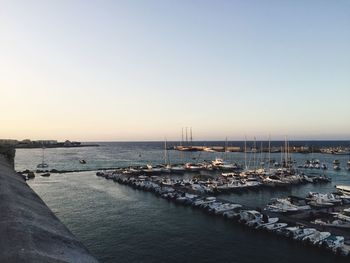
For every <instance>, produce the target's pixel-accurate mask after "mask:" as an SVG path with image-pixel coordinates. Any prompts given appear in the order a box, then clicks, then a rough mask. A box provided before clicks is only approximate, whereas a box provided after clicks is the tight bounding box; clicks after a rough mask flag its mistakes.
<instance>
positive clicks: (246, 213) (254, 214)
mask: <svg viewBox="0 0 350 263" xmlns="http://www.w3.org/2000/svg"><path fill="white" fill-rule="evenodd" d="M239 217H240V222H242V223H248V222H253V221H254V222H253V223H255V222H256V221H258V220H259V219H261V218H262V214H261V213H259V212H258V211H256V210H241V211H240V212H239Z"/></svg>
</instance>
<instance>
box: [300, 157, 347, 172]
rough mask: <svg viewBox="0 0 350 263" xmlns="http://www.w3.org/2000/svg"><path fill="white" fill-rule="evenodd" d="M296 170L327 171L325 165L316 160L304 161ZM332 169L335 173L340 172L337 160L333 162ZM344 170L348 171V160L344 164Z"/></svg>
mask: <svg viewBox="0 0 350 263" xmlns="http://www.w3.org/2000/svg"><path fill="white" fill-rule="evenodd" d="M298 168H304V169H321V170H327V169H328V166H327V164H326V163H320V160H318V159H312V160H306V161H305V163H304V164H302V165H298ZM333 169H334V170H335V171H340V170H341V166H340V161H339V160H334V161H333ZM346 170H348V171H350V160H348V161H347V163H346Z"/></svg>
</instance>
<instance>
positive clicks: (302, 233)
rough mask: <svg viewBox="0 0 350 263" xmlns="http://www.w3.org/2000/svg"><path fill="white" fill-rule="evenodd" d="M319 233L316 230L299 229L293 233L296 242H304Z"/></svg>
mask: <svg viewBox="0 0 350 263" xmlns="http://www.w3.org/2000/svg"><path fill="white" fill-rule="evenodd" d="M316 232H317V230H316V229H315V228H299V229H298V230H296V231H295V232H294V233H293V236H292V238H293V239H294V240H303V239H304V238H306V237H308V236H310V235H313V234H315V233H316Z"/></svg>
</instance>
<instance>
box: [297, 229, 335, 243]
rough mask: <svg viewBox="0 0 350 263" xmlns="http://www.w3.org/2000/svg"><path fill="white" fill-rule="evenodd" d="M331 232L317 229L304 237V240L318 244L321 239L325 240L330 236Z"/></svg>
mask: <svg viewBox="0 0 350 263" xmlns="http://www.w3.org/2000/svg"><path fill="white" fill-rule="evenodd" d="M330 235H331V233H329V232H319V231H316V232H315V233H313V234H312V235H309V236H306V237H304V238H303V239H302V240H303V241H304V242H307V243H310V244H318V243H320V242H321V241H323V240H325V239H326V238H327V237H329V236H330Z"/></svg>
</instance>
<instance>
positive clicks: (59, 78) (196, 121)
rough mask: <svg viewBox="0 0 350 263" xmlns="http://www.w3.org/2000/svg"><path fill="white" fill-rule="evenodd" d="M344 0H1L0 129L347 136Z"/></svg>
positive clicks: (349, 56)
mask: <svg viewBox="0 0 350 263" xmlns="http://www.w3.org/2000/svg"><path fill="white" fill-rule="evenodd" d="M349 14H350V1H347V0H337V1H331V0H329V1H323V0H315V1H313V0H309V1H303V0H290V1H288V0H285V1H279V0H276V1H274V0H265V1H261V0H256V1H254V0H248V1H247V0H230V1H228V0H227V1H226V0H217V1H216V0H215V1H214V0H212V1H206V0H166V1H164V0H147V1H136V0H125V1H118V0H114V1H108V0H104V1H97V0H94V1H89V0H83V1H79V0H73V1H72V0H51V1H46V0H45V1H44V0H43V1H41V0H35V1H32V0H23V1H18V0H0V94H1V96H0V138H13V139H25V138H31V139H58V140H64V139H71V140H81V141H128V140H132V141H133V140H138V141H140V140H164V138H167V139H168V140H179V139H180V137H181V129H182V127H192V129H193V137H194V140H224V139H225V138H226V137H227V138H228V139H230V140H242V139H244V136H248V137H253V136H256V137H257V138H265V139H266V138H267V137H268V135H269V134H270V135H271V137H272V138H273V139H282V138H284V136H288V137H289V138H290V139H345V140H348V139H350V120H349V119H350V118H349V117H350V103H349V98H350V15H349Z"/></svg>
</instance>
